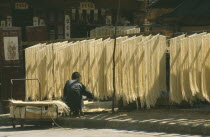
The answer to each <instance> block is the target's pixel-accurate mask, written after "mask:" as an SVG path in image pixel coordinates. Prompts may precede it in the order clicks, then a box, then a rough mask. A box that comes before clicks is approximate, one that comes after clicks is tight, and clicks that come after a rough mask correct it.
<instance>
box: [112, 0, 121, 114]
mask: <svg viewBox="0 0 210 137" xmlns="http://www.w3.org/2000/svg"><path fill="white" fill-rule="evenodd" d="M119 14H120V0H118V8H117V16H116V21H115V33H114V50H113V90H114V91H113V95H112V113H113V114H114V113H115V111H114V106H115V95H116V79H115V71H116V70H115V68H116V62H115V55H116V47H117V25H118V20H119Z"/></svg>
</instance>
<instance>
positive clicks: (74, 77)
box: [71, 72, 81, 80]
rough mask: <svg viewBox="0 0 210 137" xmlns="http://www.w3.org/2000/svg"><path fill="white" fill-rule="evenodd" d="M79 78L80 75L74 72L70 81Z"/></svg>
mask: <svg viewBox="0 0 210 137" xmlns="http://www.w3.org/2000/svg"><path fill="white" fill-rule="evenodd" d="M80 77H81V75H80V74H79V72H74V73H73V74H72V75H71V79H73V80H75V79H79V78H80Z"/></svg>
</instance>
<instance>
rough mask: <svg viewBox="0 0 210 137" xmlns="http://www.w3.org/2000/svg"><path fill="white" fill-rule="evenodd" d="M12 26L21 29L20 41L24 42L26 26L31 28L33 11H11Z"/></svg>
mask: <svg viewBox="0 0 210 137" xmlns="http://www.w3.org/2000/svg"><path fill="white" fill-rule="evenodd" d="M13 26H15V27H21V30H22V40H23V41H26V35H25V34H26V30H25V27H26V26H33V10H32V9H27V10H13Z"/></svg>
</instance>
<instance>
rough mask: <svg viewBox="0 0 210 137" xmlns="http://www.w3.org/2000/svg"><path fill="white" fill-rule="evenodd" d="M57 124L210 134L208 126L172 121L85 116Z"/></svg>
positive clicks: (71, 126)
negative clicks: (100, 118) (126, 119)
mask: <svg viewBox="0 0 210 137" xmlns="http://www.w3.org/2000/svg"><path fill="white" fill-rule="evenodd" d="M57 122H58V124H59V125H61V126H63V127H70V128H95V129H100V128H103V129H120V130H138V131H148V132H166V133H181V134H193V135H210V126H205V125H197V126H189V125H184V124H174V123H163V122H162V123H157V122H142V121H119V120H118V121H117V120H116V121H114V120H111V121H110V120H95V119H85V118H59V119H58V121H57Z"/></svg>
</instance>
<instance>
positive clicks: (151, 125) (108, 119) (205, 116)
mask: <svg viewBox="0 0 210 137" xmlns="http://www.w3.org/2000/svg"><path fill="white" fill-rule="evenodd" d="M57 122H58V124H59V125H60V126H61V127H67V128H98V129H105V128H106V129H121V130H136V131H145V133H146V132H165V133H168V134H169V133H179V134H191V135H209V136H210V110H209V109H151V110H139V111H132V112H119V113H116V114H111V113H92V112H89V113H88V114H87V115H85V116H83V117H81V118H69V117H61V118H59V120H58V121H57ZM2 123H3V125H8V124H10V125H11V123H10V121H9V119H8V115H0V125H2ZM0 128H1V127H0ZM135 133H136V132H135Z"/></svg>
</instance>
